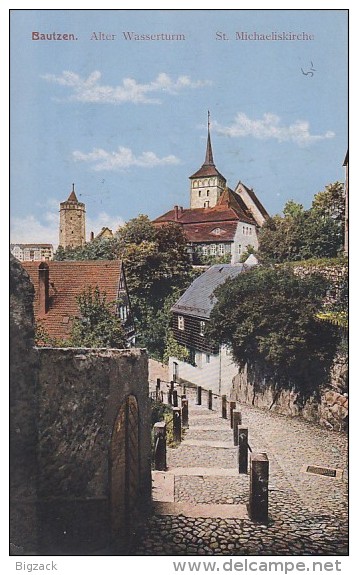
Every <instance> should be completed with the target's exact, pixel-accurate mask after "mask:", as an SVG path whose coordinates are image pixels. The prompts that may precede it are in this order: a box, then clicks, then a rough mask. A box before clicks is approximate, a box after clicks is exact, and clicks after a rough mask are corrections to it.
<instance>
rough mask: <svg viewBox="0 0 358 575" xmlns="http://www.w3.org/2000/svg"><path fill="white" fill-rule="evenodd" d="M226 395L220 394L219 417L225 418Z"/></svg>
mask: <svg viewBox="0 0 358 575" xmlns="http://www.w3.org/2000/svg"><path fill="white" fill-rule="evenodd" d="M226 403H227V402H226V395H222V396H221V417H222V418H223V419H227V405H226Z"/></svg>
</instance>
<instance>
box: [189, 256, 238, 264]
mask: <svg viewBox="0 0 358 575" xmlns="http://www.w3.org/2000/svg"><path fill="white" fill-rule="evenodd" d="M230 262H231V254H224V255H223V256H210V255H207V256H204V255H202V254H197V255H196V264H197V265H203V266H213V265H215V264H229V263H230Z"/></svg>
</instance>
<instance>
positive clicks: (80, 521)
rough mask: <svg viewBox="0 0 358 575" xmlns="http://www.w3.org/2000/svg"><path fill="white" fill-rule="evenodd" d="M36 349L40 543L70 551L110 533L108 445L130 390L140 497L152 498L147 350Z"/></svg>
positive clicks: (101, 542)
mask: <svg viewBox="0 0 358 575" xmlns="http://www.w3.org/2000/svg"><path fill="white" fill-rule="evenodd" d="M37 353H38V359H39V375H38V378H39V380H38V384H39V423H38V433H39V455H38V459H39V468H40V474H39V501H40V506H39V507H40V508H39V511H40V526H41V540H42V545H43V547H44V548H51V550H52V552H54V551H56V550H57V551H58V552H60V553H63V552H68V553H70V554H72V553H74V554H80V553H81V552H82V551H84V552H88V549H92V550H94V549H101V548H104V547H106V546H107V545H108V543H109V541H110V538H111V533H110V524H111V521H110V469H109V450H110V443H111V437H112V432H113V427H114V423H115V420H116V417H117V415H118V412H119V409H120V407H121V405H122V404H123V402H124V401H125V400H126V398H127V397H128V396H129V395H134V396H135V397H136V399H137V402H138V409H139V445H140V456H139V457H140V460H139V469H140V471H139V474H140V477H139V484H140V488H139V493H140V494H141V496H142V501H141V502H139V503H143V504H144V503H145V502H146V500H148V498H150V492H151V446H150V413H149V400H148V364H147V355H146V352H145V350H138V349H128V350H115V349H110V350H109V349H73V348H68V349H60V348H58V349H54V348H38V350H37ZM123 489H124V486H123Z"/></svg>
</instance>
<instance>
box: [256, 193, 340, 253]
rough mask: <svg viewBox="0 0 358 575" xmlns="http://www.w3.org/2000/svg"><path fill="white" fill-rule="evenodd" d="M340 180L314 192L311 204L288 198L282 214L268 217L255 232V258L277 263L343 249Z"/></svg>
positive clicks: (338, 251) (337, 251)
mask: <svg viewBox="0 0 358 575" xmlns="http://www.w3.org/2000/svg"><path fill="white" fill-rule="evenodd" d="M343 217H344V195H343V184H341V183H339V182H336V183H334V184H330V185H329V186H326V189H325V190H324V191H323V192H319V193H318V194H316V195H315V196H314V199H313V202H312V206H311V208H310V209H309V210H304V208H303V206H302V205H301V204H298V203H296V202H293V201H292V200H290V201H288V202H287V203H286V205H285V207H284V210H283V216H279V215H276V216H274V217H273V218H270V219H269V220H268V221H267V222H266V223H265V224H264V226H263V227H262V229H261V231H260V234H259V249H258V258H259V260H260V261H261V262H262V263H281V262H285V261H298V260H304V259H311V258H323V257H328V258H331V257H336V256H337V255H338V254H339V253H340V252H341V251H342V249H343V232H344V229H343Z"/></svg>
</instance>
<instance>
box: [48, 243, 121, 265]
mask: <svg viewBox="0 0 358 575" xmlns="http://www.w3.org/2000/svg"><path fill="white" fill-rule="evenodd" d="M118 251H119V246H118V239H117V238H116V237H114V238H100V239H94V240H92V241H91V242H87V243H86V244H85V245H84V246H81V247H77V248H70V247H67V248H63V247H62V246H59V247H58V248H57V250H56V253H55V256H54V260H56V261H65V260H76V261H81V260H114V259H117V258H118V257H119V256H118Z"/></svg>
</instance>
